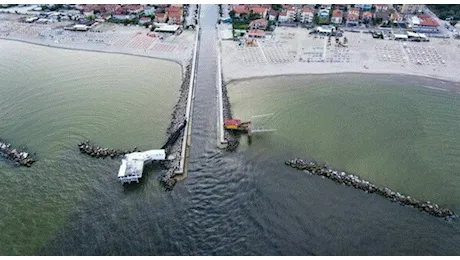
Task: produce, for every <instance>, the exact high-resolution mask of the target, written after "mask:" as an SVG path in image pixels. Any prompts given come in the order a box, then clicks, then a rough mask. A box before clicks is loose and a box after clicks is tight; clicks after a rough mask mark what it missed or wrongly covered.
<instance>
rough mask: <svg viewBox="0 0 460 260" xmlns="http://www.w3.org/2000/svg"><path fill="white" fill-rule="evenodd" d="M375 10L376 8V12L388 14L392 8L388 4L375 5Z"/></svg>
mask: <svg viewBox="0 0 460 260" xmlns="http://www.w3.org/2000/svg"><path fill="white" fill-rule="evenodd" d="M374 8H375V12H386V11H389V9H390V6H389V5H387V4H375V5H374Z"/></svg>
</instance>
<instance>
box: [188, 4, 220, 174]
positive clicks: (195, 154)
mask: <svg viewBox="0 0 460 260" xmlns="http://www.w3.org/2000/svg"><path fill="white" fill-rule="evenodd" d="M218 16H219V9H218V6H217V5H201V13H200V18H199V19H200V23H199V25H200V38H199V39H200V43H199V48H198V57H197V59H198V62H197V67H196V83H195V84H196V85H195V95H194V102H193V107H192V109H193V110H192V112H193V114H192V134H191V148H190V164H189V165H200V164H201V163H203V162H206V159H207V156H210V155H211V154H214V153H215V150H216V140H217V113H218V112H217V108H218V103H217V87H216V82H217V29H216V24H217V19H218ZM193 162H195V163H193ZM190 170H191V171H193V169H189V171H190Z"/></svg>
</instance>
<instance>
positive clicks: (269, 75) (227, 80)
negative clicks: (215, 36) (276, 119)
mask: <svg viewBox="0 0 460 260" xmlns="http://www.w3.org/2000/svg"><path fill="white" fill-rule="evenodd" d="M224 74H225V73H224ZM336 74H350V75H359V74H363V75H383V76H393V75H396V76H411V77H421V78H424V79H431V80H441V81H444V82H446V83H455V84H456V85H457V86H454V87H456V88H458V89H460V79H452V78H451V79H450V78H446V77H442V76H434V75H428V76H427V75H422V74H416V73H410V72H407V73H406V72H398V73H396V72H394V73H393V72H386V71H380V72H376V71H335V72H334V71H330V72H292V73H289V72H282V73H265V74H264V73H260V75H243V76H240V77H233V78H230V77H228V76H227V77H225V79H224V80H223V84H225V85H229V84H232V83H234V82H240V81H246V80H253V79H266V78H274V77H287V76H314V75H323V76H327V75H336ZM441 90H443V91H445V90H447V89H441ZM449 90H450V88H449Z"/></svg>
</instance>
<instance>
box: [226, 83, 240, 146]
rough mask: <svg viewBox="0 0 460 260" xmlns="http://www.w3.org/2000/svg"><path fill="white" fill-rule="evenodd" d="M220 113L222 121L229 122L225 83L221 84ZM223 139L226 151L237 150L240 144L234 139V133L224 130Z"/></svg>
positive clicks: (229, 110) (229, 108)
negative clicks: (221, 112)
mask: <svg viewBox="0 0 460 260" xmlns="http://www.w3.org/2000/svg"><path fill="white" fill-rule="evenodd" d="M222 111H223V117H224V121H225V120H229V119H232V118H233V114H232V107H231V104H230V99H229V97H228V92H227V85H226V84H225V83H222ZM222 123H223V122H222ZM224 131H225V132H224V138H225V140H227V148H226V149H227V151H230V152H232V151H235V150H236V149H237V148H238V145H239V144H240V142H239V141H238V138H237V137H236V135H235V133H234V132H233V131H229V130H224Z"/></svg>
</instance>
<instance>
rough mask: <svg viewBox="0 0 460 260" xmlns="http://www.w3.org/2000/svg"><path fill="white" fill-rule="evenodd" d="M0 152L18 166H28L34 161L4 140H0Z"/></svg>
mask: <svg viewBox="0 0 460 260" xmlns="http://www.w3.org/2000/svg"><path fill="white" fill-rule="evenodd" d="M0 154H1V155H2V156H3V157H4V158H6V159H8V160H10V161H12V162H13V163H15V164H16V165H18V166H26V167H30V166H32V164H33V163H34V162H35V160H34V159H32V158H31V157H30V155H29V154H28V153H26V152H24V151H19V150H18V149H16V148H13V147H12V146H11V144H9V143H6V142H0Z"/></svg>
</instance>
